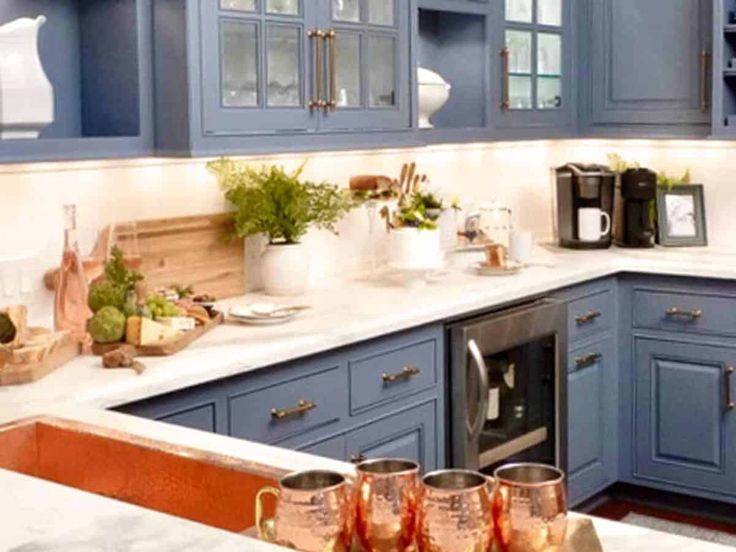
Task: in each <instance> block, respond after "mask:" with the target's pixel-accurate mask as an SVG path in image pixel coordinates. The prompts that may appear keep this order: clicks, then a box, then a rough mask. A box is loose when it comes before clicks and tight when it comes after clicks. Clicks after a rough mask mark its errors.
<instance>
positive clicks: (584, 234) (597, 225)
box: [578, 207, 611, 242]
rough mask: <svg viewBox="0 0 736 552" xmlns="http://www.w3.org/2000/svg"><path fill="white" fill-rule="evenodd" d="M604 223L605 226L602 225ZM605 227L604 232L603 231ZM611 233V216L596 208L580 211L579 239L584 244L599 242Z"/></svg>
mask: <svg viewBox="0 0 736 552" xmlns="http://www.w3.org/2000/svg"><path fill="white" fill-rule="evenodd" d="M601 223H603V224H601ZM601 226H603V227H604V228H603V230H601ZM610 231H611V216H610V215H609V214H608V213H606V212H605V211H602V210H600V209H598V208H596V207H586V208H584V209H578V238H579V239H580V241H584V242H597V241H599V240H601V239H602V238H605V237H606V236H608V233H609V232H610Z"/></svg>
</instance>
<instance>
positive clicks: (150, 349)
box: [92, 312, 225, 357]
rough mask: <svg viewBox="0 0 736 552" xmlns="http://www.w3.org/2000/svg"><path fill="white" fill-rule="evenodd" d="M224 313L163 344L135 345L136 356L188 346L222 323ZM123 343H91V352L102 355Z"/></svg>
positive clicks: (167, 352)
mask: <svg viewBox="0 0 736 552" xmlns="http://www.w3.org/2000/svg"><path fill="white" fill-rule="evenodd" d="M224 320H225V315H224V314H222V313H221V312H218V313H217V314H216V315H215V316H214V318H212V320H210V321H209V322H207V323H206V324H205V325H204V326H197V327H196V328H195V329H193V330H192V331H191V332H184V333H182V334H181V337H180V338H179V339H177V340H176V341H171V342H169V343H164V344H163V345H149V346H145V347H136V355H137V356H154V357H156V356H171V355H174V354H176V353H178V352H179V351H181V350H183V349H185V348H187V347H189V345H191V344H192V343H194V342H195V341H196V340H197V339H199V338H200V337H202V336H203V335H204V334H206V333H207V332H209V331H211V330H213V329H215V328H216V327H217V326H219V325H220V324H222V323H223V321H224ZM122 345H124V343H94V344H93V345H92V353H94V354H95V355H98V356H102V355H104V354H105V353H109V352H110V351H114V350H115V349H119V348H120V347H121V346H122Z"/></svg>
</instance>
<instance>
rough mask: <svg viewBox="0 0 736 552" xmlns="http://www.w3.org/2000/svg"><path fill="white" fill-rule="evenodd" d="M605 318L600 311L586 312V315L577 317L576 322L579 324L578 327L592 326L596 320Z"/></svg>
mask: <svg viewBox="0 0 736 552" xmlns="http://www.w3.org/2000/svg"><path fill="white" fill-rule="evenodd" d="M601 316H603V314H602V313H601V312H600V311H590V312H586V313H585V314H581V315H580V316H577V317H576V318H575V322H577V324H578V326H582V325H584V324H590V323H591V322H593V321H594V320H597V319H598V318H600V317H601Z"/></svg>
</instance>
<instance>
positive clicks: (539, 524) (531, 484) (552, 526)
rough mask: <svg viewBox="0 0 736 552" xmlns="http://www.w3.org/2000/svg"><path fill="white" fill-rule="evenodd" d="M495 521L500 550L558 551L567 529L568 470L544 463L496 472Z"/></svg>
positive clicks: (519, 551) (502, 469)
mask: <svg viewBox="0 0 736 552" xmlns="http://www.w3.org/2000/svg"><path fill="white" fill-rule="evenodd" d="M494 477H495V479H496V490H495V493H494V497H493V521H494V524H495V536H496V546H497V547H498V550H499V552H559V551H560V550H562V548H563V545H564V542H565V533H566V531H567V498H566V496H565V485H564V480H565V474H564V473H563V472H562V471H560V470H558V469H557V468H553V467H551V466H546V465H544V464H510V465H508V466H503V467H501V468H498V469H497V470H496V472H495V473H494Z"/></svg>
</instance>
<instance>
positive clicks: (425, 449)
mask: <svg viewBox="0 0 736 552" xmlns="http://www.w3.org/2000/svg"><path fill="white" fill-rule="evenodd" d="M437 415H438V409H437V404H436V401H431V402H428V403H426V404H423V405H420V406H415V407H412V408H410V409H406V410H402V411H399V412H397V413H396V414H393V415H391V416H388V417H385V418H381V419H379V420H377V421H375V422H372V423H370V424H368V425H366V426H363V427H361V428H358V429H355V430H353V431H352V432H350V433H348V435H347V440H346V443H347V457H348V459H349V460H350V461H352V462H361V461H363V460H369V459H372V458H406V459H409V460H414V461H416V462H418V463H419V464H420V465H421V466H422V468H423V470H424V471H425V472H428V471H432V470H434V469H436V468H437V467H438V466H441V465H443V463H444V459H443V458H438V451H439V449H438V448H437V439H438V434H437V426H438V424H437V419H436V417H437ZM440 437H441V436H440Z"/></svg>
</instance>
